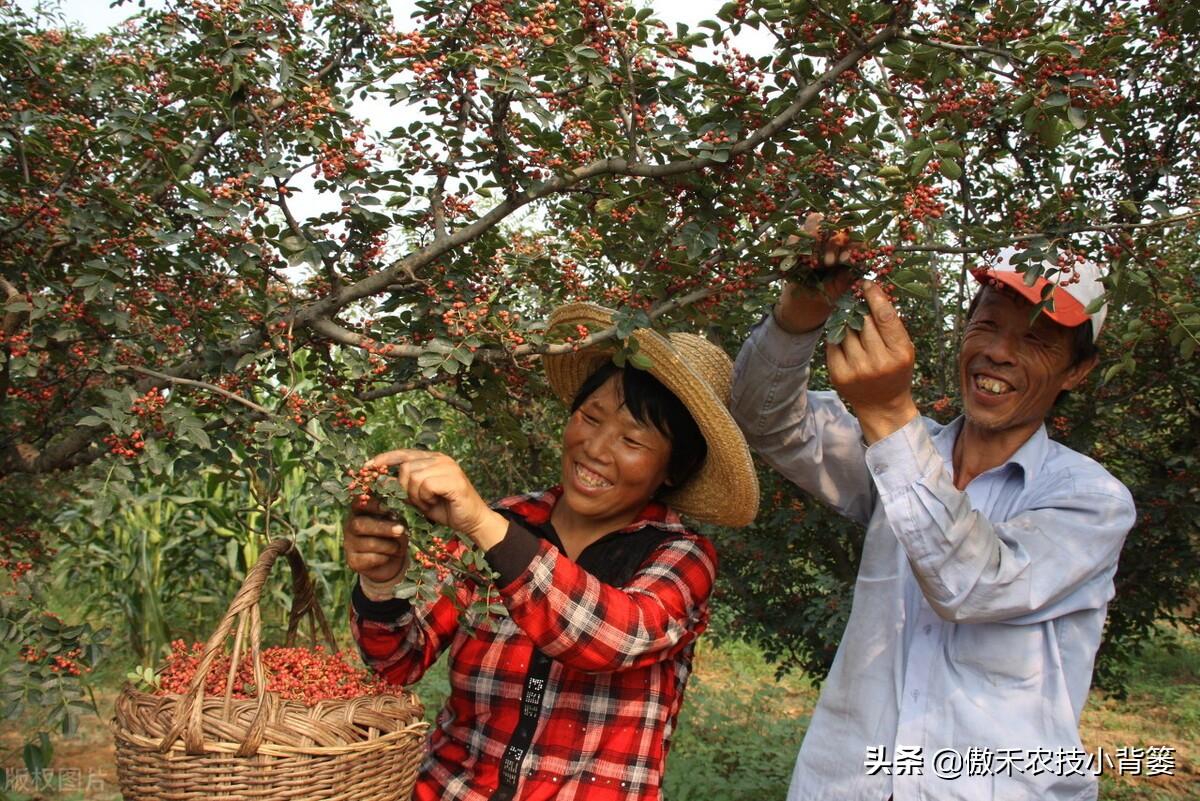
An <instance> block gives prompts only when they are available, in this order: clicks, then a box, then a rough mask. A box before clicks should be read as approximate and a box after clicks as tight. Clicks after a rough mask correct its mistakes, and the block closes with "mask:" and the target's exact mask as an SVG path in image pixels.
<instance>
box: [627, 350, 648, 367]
mask: <svg viewBox="0 0 1200 801" xmlns="http://www.w3.org/2000/svg"><path fill="white" fill-rule="evenodd" d="M629 363H630V364H632V365H633V366H634V367H636V368H638V369H639V370H649V369H651V368H652V367H654V362H652V361H651V360H650V357H649V356H647V355H646V354H644V353H634V354H632V355H630V357H629Z"/></svg>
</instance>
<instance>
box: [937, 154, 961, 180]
mask: <svg viewBox="0 0 1200 801" xmlns="http://www.w3.org/2000/svg"><path fill="white" fill-rule="evenodd" d="M938 171H939V172H941V174H942V175H944V176H946V177H947V178H949V179H950V180H951V181H957V180H958V179H959V178H960V177H962V167H960V166H958V162H957V161H955V160H954V159H942V160H941V162H940V163H939V165H938Z"/></svg>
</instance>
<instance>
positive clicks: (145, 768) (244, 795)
mask: <svg viewBox="0 0 1200 801" xmlns="http://www.w3.org/2000/svg"><path fill="white" fill-rule="evenodd" d="M281 555H283V556H286V557H287V559H288V561H289V563H290V564H291V567H292V590H293V593H292V598H293V600H292V610H291V615H290V617H289V621H288V644H289V645H291V644H292V642H293V639H294V636H295V633H296V630H297V628H298V626H299V623H300V622H301V621H302V620H304V619H307V620H308V622H309V623H310V632H311V635H312V639H313V642H314V644H315V643H316V641H317V630H318V628H319V629H320V630H321V632H322V633H323V634H324V635H325V639H326V641H327V642H328V643H329V645H330V648H331V649H334V650H336V648H335V646H334V644H333V637H332V632H331V631H330V629H329V625H328V623H327V622H326V620H325V617H324V615H323V614H322V612H321V610H320V606H319V605H318V604H317V603H316V599H315V593H314V591H313V585H312V582H311V579H310V578H309V576H308V572H307V569H306V568H305V566H304V562H303V560H302V559H301V558H300V555H299V554H298V553H297V552H296V550H295V549H294V547H293V545H292V543H291V541H290V540H276V541H274V542H272V543H271V545H270V546H268V548H267V549H266V550H265V551H264V552H263V554H262V557H261V558H260V559H259V562H258V564H257V565H255V567H254V568H253V569H252V570H251V571H250V573H249V574H248V575H247V577H246V581H245V582H244V583H243V585H242V588H241V589H240V590H239V591H238V594H237V596H236V597H235V598H234V600H233V602H232V603H231V604H230V607H229V610H228V611H227V612H226V614H225V617H224V618H223V619H222V620H221V623H220V624H219V625H218V627H217V630H216V631H215V632H214V633H213V635H212V637H210V638H209V640H208V642H207V643H206V644H205V649H204V654H203V656H202V657H201V659H200V662H199V664H198V665H197V668H196V675H195V678H194V679H193V680H192V684H191V687H190V688H189V690H188V692H187V693H186V694H185V695H166V696H160V695H152V694H149V693H145V692H142V691H140V690H138V689H136V688H134V687H133V686H131V685H126V686H125V687H124V689H123V690H122V692H121V694H120V696H119V697H118V699H117V705H116V710H115V715H114V719H113V721H112V730H113V736H114V737H115V739H116V746H117V749H116V750H117V777H118V781H119V784H120V787H121V793H122V795H123V796H124V797H125V799H126V801H152V800H153V801H201V800H202V799H203V800H204V801H210V800H211V799H222V800H223V801H225V800H228V801H275V799H279V801H283V799H288V801H308V800H309V799H311V801H408V799H410V798H411V796H412V790H413V785H414V784H415V783H416V778H417V772H418V770H419V769H420V765H421V760H422V758H423V756H424V750H425V731H426V729H427V728H428V724H426V723H425V722H424V720H423V719H422V718H423V715H424V710H423V709H422V707H421V704H420V702H419V701H418V700H417V698H416V696H415V695H413V694H411V693H403V694H397V695H391V694H382V695H376V696H371V697H365V698H353V699H347V700H329V701H322V702H320V703H318V704H315V705H314V706H311V707H309V706H305V705H304V704H301V703H297V702H294V701H284V700H281V699H280V698H279V697H278V695H277V694H275V693H262V694H260V695H259V696H258V697H257V698H249V699H234V698H232V697H231V695H230V692H229V691H227V692H226V694H225V696H224V697H223V698H211V697H209V698H206V697H205V695H204V682H205V679H206V677H207V675H208V672H209V670H210V669H211V668H212V666H213V663H214V662H215V661H216V659H217V657H218V656H219V655H220V653H221V651H222V649H223V648H224V647H225V642H226V640H227V639H228V638H229V636H230V634H231V633H233V631H234V626H235V623H236V635H235V637H234V646H233V652H232V659H231V666H232V665H236V664H239V662H240V660H241V655H242V652H243V648H245V649H246V651H247V652H248V654H249V656H250V657H251V658H252V659H253V664H254V669H255V675H256V677H257V681H256V686H258V687H263V686H265V684H266V682H265V675H264V673H263V667H262V661H261V617H260V614H259V608H258V600H259V597H260V595H261V592H262V588H263V586H264V584H265V583H266V579H267V575H268V573H269V571H270V568H271V565H272V564H273V563H274V561H275V560H276V558H278V557H279V556H281ZM231 669H232V668H231ZM227 687H229V688H230V689H231V688H232V681H228V682H227Z"/></svg>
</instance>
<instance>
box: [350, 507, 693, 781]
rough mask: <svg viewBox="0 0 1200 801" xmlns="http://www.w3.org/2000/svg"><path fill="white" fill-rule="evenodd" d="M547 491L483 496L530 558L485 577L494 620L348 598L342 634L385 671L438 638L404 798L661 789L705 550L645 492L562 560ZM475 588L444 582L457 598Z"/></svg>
mask: <svg viewBox="0 0 1200 801" xmlns="http://www.w3.org/2000/svg"><path fill="white" fill-rule="evenodd" d="M560 495H561V489H560V488H558V487H555V488H553V489H551V490H549V491H547V492H544V493H541V494H532V495H527V496H518V497H513V498H508V499H505V500H503V501H500V502H499V503H498V504H497V505H496V508H497V509H498V510H499V511H500V512H501V513H502V514H504V515H505V516H506V517H508V518H509V519H510V521H512V522H513V525H511V526H510V529H509V534H508V535H507V536H506V538H505V541H506V542H509V541H510V540H512V541H513V542H514V543H516V544H524V546H525V553H526V554H527V555H530V554H531V559H530V561H528V566H527V567H526V568H525V569H524V570H523V571H521V572H520V573H519V575H518V577H517V578H515V579H514V580H511V581H510V582H508V583H507V584H505V585H504V586H502V587H499V592H500V595H501V596H502V598H503V601H504V604H505V605H506V606H507V608H508V612H509V617H507V618H501V619H500V620H499V627H498V628H497V629H496V630H489V629H488V628H487V627H486V626H481V625H480V624H481V623H482V622H483V621H482V620H480V619H471V618H470V617H465V616H462V615H460V614H459V613H458V612H457V611H456V610H455V607H454V604H453V603H452V602H451V601H450V600H449V599H445V598H443V599H440V600H438V601H436V602H434V603H432V604H431V605H428V606H423V607H412V606H410V605H409V604H408V603H407V602H405V601H398V600H392V601H383V602H372V601H370V600H368V599H367V598H366V596H365V595H363V594H362V591H361V590H360V589H356V591H355V593H354V603H353V608H352V610H351V628H352V631H353V633H354V637H355V639H356V641H357V642H358V644H359V647H360V649H361V650H362V653H363V656H364V658H365V659H366V660H367V662H368V664H369V665H371V666H372V667H373V668H374V669H375V670H376V671H377V672H378V673H380V674H381V675H382V676H384V677H385V678H386V679H387V680H388V681H391V682H393V683H396V684H404V685H407V684H411V683H413V682H415V681H417V680H418V679H420V678H421V676H422V674H424V672H425V670H426V669H427V668H428V667H429V666H430V665H431V664H433V663H434V662H435V661H436V660H437V658H438V656H439V655H440V654H441V652H442V651H443V650H444V649H445V648H447V647H449V648H450V684H451V692H450V697H449V699H448V700H447V702H446V706H445V707H444V708H443V709H442V710H441V712H440V713H439V714H438V718H437V723H436V725H435V727H434V729H433V731H432V733H431V735H430V752H429V754H428V756H427V758H426V760H425V762H424V764H423V766H422V769H421V775H420V778H419V780H418V782H417V789H416V794H415V797H416V798H417V799H419V801H435V799H465V800H466V801H484V799H508V798H519V799H522V801H540V799H550V798H555V799H564V800H565V799H579V800H580V801H593V800H599V801H609V799H612V800H613V801H616V799H622V800H624V799H658V798H661V796H662V791H661V786H662V775H663V767H664V761H665V758H666V754H667V749H668V746H669V741H670V737H671V732H672V729H673V727H674V724H675V718H676V715H677V714H678V712H679V707H680V704H681V702H682V700H683V690H684V686H685V684H686V683H687V679H688V676H689V674H690V673H691V666H692V654H693V648H694V642H695V639H696V637H697V636H699V635H700V633H701V632H702V631H704V629H705V627H706V626H707V623H708V597H709V593H710V592H711V590H712V586H713V580H714V578H715V574H716V562H717V559H716V552H715V551H714V549H713V547H712V544H711V543H710V542H709V541H708V540H707V539H706V538H704V537H702V536H700V535H699V534H696V533H695V532H693V531H691V530H689V529H688V528H687V527H686V526H684V525H683V523H682V522H681V521H680V519H679V517H678V515H676V514H675V513H674V512H673V511H671V510H670V509H669V508H667V507H666V506H664V505H663V504H660V503H655V502H652V503H650V504H649V505H647V506H646V508H645V509H644V510H642V512H641V514H640V515H639V516H638V518H637V519H636V520H635V521H634V522H633V523H631V524H630V525H629V526H627V527H625V528H624V529H621V530H620V531H618V532H613V533H612V534H609V535H606V536H605V537H603V538H602V539H600V540H598V541H597V542H595V543H593V544H592V545H590V546H589V547H588V548H587V549H586V550H585V551H584V552H583V553H582V554H580V556H579V560H578V563H576V562H575V561H572V560H570V559H568V558H567V557H566V556H565V555H564V554H563V553H562V552H561V551H560V549H559V547H558V540H557V535H556V534H555V533H554V530H553V528H552V527H551V526H550V525H549V521H550V512H551V510H552V509H553V508H554V504H555V502H556V501H557V500H558V498H559V497H560ZM530 532H532V533H530ZM534 538H536V539H534ZM502 545H503V543H502ZM500 547H501V546H497V547H496V548H494V549H493V551H492V552H489V554H488V556H489V559H491V558H492V557H493V552H495V551H496V549H497V548H500ZM524 558H525V557H524V556H523V557H522V560H524ZM622 562H625V563H627V564H628V567H627V568H625V569H624V570H622V568H621V567H620V564H621V563H622ZM493 564H495V562H493ZM588 566H590V567H591V568H592V569H591V570H589V569H586V568H587V567H588ZM605 574H608V575H607V577H606V579H605V580H602V579H601V578H598V577H597V576H598V575H601V576H604V575H605ZM475 592H476V590H475V588H473V587H469V586H460V587H459V588H458V595H459V601H460V603H462V602H466V601H469V600H470V599H471V598H472V597H473V596H474V594H475ZM464 606H465V604H464Z"/></svg>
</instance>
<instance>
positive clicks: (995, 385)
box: [975, 375, 1012, 395]
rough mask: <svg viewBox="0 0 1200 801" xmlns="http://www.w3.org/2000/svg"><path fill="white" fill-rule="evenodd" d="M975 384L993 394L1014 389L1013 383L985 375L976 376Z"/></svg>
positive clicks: (1000, 393)
mask: <svg viewBox="0 0 1200 801" xmlns="http://www.w3.org/2000/svg"><path fill="white" fill-rule="evenodd" d="M975 386H977V387H979V388H980V389H982V390H983V391H984V392H987V393H989V394H991V395H1003V394H1004V393H1005V392H1008V391H1010V390H1011V389H1012V385H1011V384H1009V383H1008V382H1007V381H1001V380H1000V379H999V378H988V377H987V376H985V375H977V376H975Z"/></svg>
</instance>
